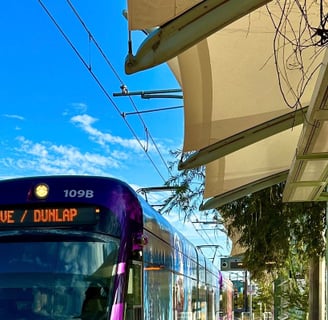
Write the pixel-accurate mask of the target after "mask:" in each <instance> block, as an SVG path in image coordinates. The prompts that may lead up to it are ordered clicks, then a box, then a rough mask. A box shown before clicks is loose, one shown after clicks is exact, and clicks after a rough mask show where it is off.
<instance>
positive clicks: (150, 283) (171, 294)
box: [0, 176, 231, 320]
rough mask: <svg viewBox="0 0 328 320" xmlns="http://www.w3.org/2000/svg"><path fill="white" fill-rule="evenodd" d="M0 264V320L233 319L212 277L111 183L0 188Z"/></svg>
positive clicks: (206, 264)
mask: <svg viewBox="0 0 328 320" xmlns="http://www.w3.org/2000/svg"><path fill="white" fill-rule="evenodd" d="M0 261H1V264H0V318H1V319H18V320H25V319H31V320H38V319H61V320H65V319H89V320H93V319H97V320H98V319H99V320H103V319H108V320H123V319H126V320H184V319H188V320H189V319H190V320H196V319H197V320H218V319H221V318H224V319H231V314H230V313H227V314H223V313H222V310H220V297H221V291H220V289H221V288H222V286H223V279H222V275H221V273H220V271H219V270H217V269H216V268H215V266H213V265H212V263H211V262H210V261H209V260H207V259H206V258H205V257H204V256H203V255H202V254H201V252H200V251H199V250H198V249H197V248H196V247H195V246H193V245H192V244H191V243H190V242H189V241H188V240H187V239H186V238H185V237H184V236H182V234H181V233H179V232H178V231H177V230H175V229H174V228H173V227H172V226H171V225H170V224H169V223H168V222H167V220H166V219H164V218H163V217H162V216H161V215H160V214H159V213H158V212H156V211H155V210H154V209H153V208H152V207H151V206H150V205H148V203H147V202H146V201H144V200H143V199H142V198H141V197H140V196H139V195H138V194H137V193H136V192H135V191H134V190H133V189H132V188H131V187H130V186H128V185H127V184H126V183H124V182H122V181H119V180H117V179H113V178H105V177H88V176H43V177H29V178H19V179H10V180H2V181H0ZM220 311H221V313H220Z"/></svg>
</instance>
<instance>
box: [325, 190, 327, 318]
mask: <svg viewBox="0 0 328 320" xmlns="http://www.w3.org/2000/svg"><path fill="white" fill-rule="evenodd" d="M326 191H328V187H326ZM327 227H328V201H327V202H326V230H325V231H326V244H325V245H326V259H325V260H326V264H325V265H326V268H325V269H326V270H325V271H326V272H325V283H326V290H325V296H326V299H325V300H326V301H325V302H326V303H325V309H326V312H325V320H328V229H327Z"/></svg>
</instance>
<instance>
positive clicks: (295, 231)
mask: <svg viewBox="0 0 328 320" xmlns="http://www.w3.org/2000/svg"><path fill="white" fill-rule="evenodd" d="M283 189H284V183H280V184H277V185H273V186H271V187H269V188H267V189H264V190H261V191H258V192H255V193H253V194H250V195H248V196H246V197H244V198H242V199H238V200H236V201H233V202H231V203H229V204H226V205H224V206H222V207H221V208H218V210H219V212H220V214H221V216H222V218H223V219H224V220H227V219H229V221H231V223H230V224H229V226H228V234H229V233H231V232H235V230H237V231H238V232H239V234H240V239H239V242H240V244H241V245H242V246H244V247H245V248H247V249H246V252H245V255H244V264H245V265H246V267H247V269H248V270H250V271H251V272H252V274H253V277H260V276H261V275H262V274H263V272H267V271H269V272H270V271H277V272H278V271H279V270H280V269H281V268H284V267H285V266H286V262H287V261H288V259H290V258H293V256H298V257H302V259H303V261H308V259H310V258H312V257H316V256H321V255H322V254H323V253H324V238H323V231H324V225H325V203H320V202H298V203H283V202H282V192H283Z"/></svg>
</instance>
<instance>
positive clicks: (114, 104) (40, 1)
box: [38, 0, 171, 182]
mask: <svg viewBox="0 0 328 320" xmlns="http://www.w3.org/2000/svg"><path fill="white" fill-rule="evenodd" d="M38 1H39V3H40V5H41V7H42V8H43V10H44V11H45V12H46V14H47V15H48V16H49V18H50V19H51V21H52V22H53V23H54V25H55V26H56V28H57V29H58V30H59V32H60V34H61V35H62V36H63V37H64V39H65V40H66V42H67V43H68V44H69V45H70V47H71V48H72V49H73V51H74V52H75V54H76V55H77V56H78V58H79V59H80V61H81V62H82V64H83V65H84V66H85V67H86V69H87V70H88V71H89V73H90V74H91V76H92V77H93V79H94V80H95V82H96V83H97V85H98V86H99V87H100V89H101V90H102V92H103V93H104V95H105V96H106V98H107V99H108V100H109V101H110V103H111V104H112V106H113V107H114V108H115V110H116V111H117V112H118V113H119V115H120V116H121V117H122V119H123V121H124V122H125V124H126V125H127V127H128V128H129V130H130V131H131V133H132V134H133V136H134V137H135V139H136V140H137V141H138V143H139V145H140V147H141V148H142V150H143V151H144V152H145V154H146V156H147V157H148V159H149V161H150V162H151V164H152V165H153V167H154V168H155V170H156V171H157V173H158V174H159V176H160V177H161V178H162V180H163V181H164V182H165V181H166V180H165V178H164V176H163V175H162V173H161V172H160V170H159V168H158V167H157V165H156V164H155V162H154V160H153V159H152V158H151V156H150V155H149V153H148V143H147V146H144V145H143V144H142V142H141V141H140V139H139V137H138V135H137V134H136V132H135V131H134V129H133V128H132V126H131V125H130V124H129V122H128V121H127V120H126V118H124V117H123V116H122V115H123V113H122V112H121V111H120V109H119V107H118V106H117V104H116V103H115V102H114V100H113V99H112V98H111V96H110V94H109V93H108V91H107V90H106V88H105V87H104V85H103V84H102V83H101V81H100V79H99V78H98V77H97V76H96V74H95V73H94V72H93V70H92V68H91V66H90V65H89V64H88V63H87V62H86V60H85V59H84V58H83V56H82V55H81V54H80V52H79V51H78V49H77V48H76V46H75V45H74V44H73V42H72V41H71V40H70V39H69V37H68V36H67V35H66V33H65V32H64V30H63V29H62V28H61V26H60V25H59V23H58V22H57V21H56V19H55V17H54V16H53V15H52V14H51V12H50V11H49V10H48V8H47V7H46V5H45V4H44V3H43V2H42V0H38ZM67 2H68V3H69V5H70V7H71V8H72V10H73V12H74V13H75V14H76V16H77V17H78V19H79V21H80V23H81V24H82V26H83V27H84V29H85V30H86V32H87V33H88V36H89V39H90V40H92V41H93V43H95V45H96V47H97V49H98V50H99V51H100V53H101V55H102V56H103V58H104V59H105V61H106V63H107V64H108V65H109V67H110V68H111V69H112V71H113V73H114V74H115V76H116V77H117V79H118V80H119V81H120V83H121V84H123V81H122V80H121V78H120V77H119V75H118V73H117V72H116V71H115V69H114V67H113V65H112V64H111V63H110V61H109V59H108V58H107V57H106V55H105V54H104V51H103V50H102V49H101V47H100V46H99V45H98V43H97V41H96V40H95V38H94V37H93V35H92V34H91V32H90V31H89V29H88V28H87V27H86V24H85V23H84V22H83V20H82V19H81V17H80V16H79V15H78V13H77V11H76V10H75V9H74V7H73V6H72V4H71V2H70V1H69V0H67ZM130 99H131V98H130ZM131 101H132V104H133V106H134V108H135V109H136V106H135V104H134V102H133V100H132V99H131ZM136 111H138V110H137V109H136ZM139 117H140V119H141V121H142V123H143V126H144V130H145V132H146V135H147V138H148V137H150V138H151V141H152V143H153V145H154V147H155V149H156V150H157V152H158V154H159V156H160V158H161V160H162V161H163V163H164V165H165V166H166V168H167V170H168V172H169V173H170V169H169V167H168V166H167V164H166V162H165V160H164V158H163V156H162V154H161V152H160V150H159V149H158V147H157V144H156V143H155V141H154V139H153V138H152V136H151V135H150V133H149V130H148V128H147V126H146V124H145V123H144V121H143V120H142V118H141V116H140V114H139ZM147 140H148V139H147ZM170 174H171V173H170Z"/></svg>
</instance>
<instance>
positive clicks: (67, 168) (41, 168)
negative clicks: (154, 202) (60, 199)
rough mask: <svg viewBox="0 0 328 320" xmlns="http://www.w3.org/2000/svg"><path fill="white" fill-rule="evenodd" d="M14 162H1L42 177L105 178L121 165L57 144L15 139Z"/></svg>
mask: <svg viewBox="0 0 328 320" xmlns="http://www.w3.org/2000/svg"><path fill="white" fill-rule="evenodd" d="M16 141H17V142H18V146H16V147H15V151H16V154H18V155H19V157H17V158H18V159H17V160H14V158H13V157H12V158H10V157H5V158H2V159H0V162H1V163H2V166H3V167H7V168H8V167H10V168H11V169H13V170H15V169H16V170H24V171H25V172H37V173H42V174H93V175H106V172H108V171H110V169H112V168H118V167H120V163H119V162H118V161H117V160H116V159H114V158H112V157H110V156H105V155H100V154H97V153H90V152H84V153H83V152H81V151H80V150H79V149H78V148H77V147H74V146H64V145H56V144H52V143H50V142H47V141H43V142H36V143H35V142H33V141H31V140H28V139H26V138H25V137H18V138H17V139H16Z"/></svg>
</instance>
